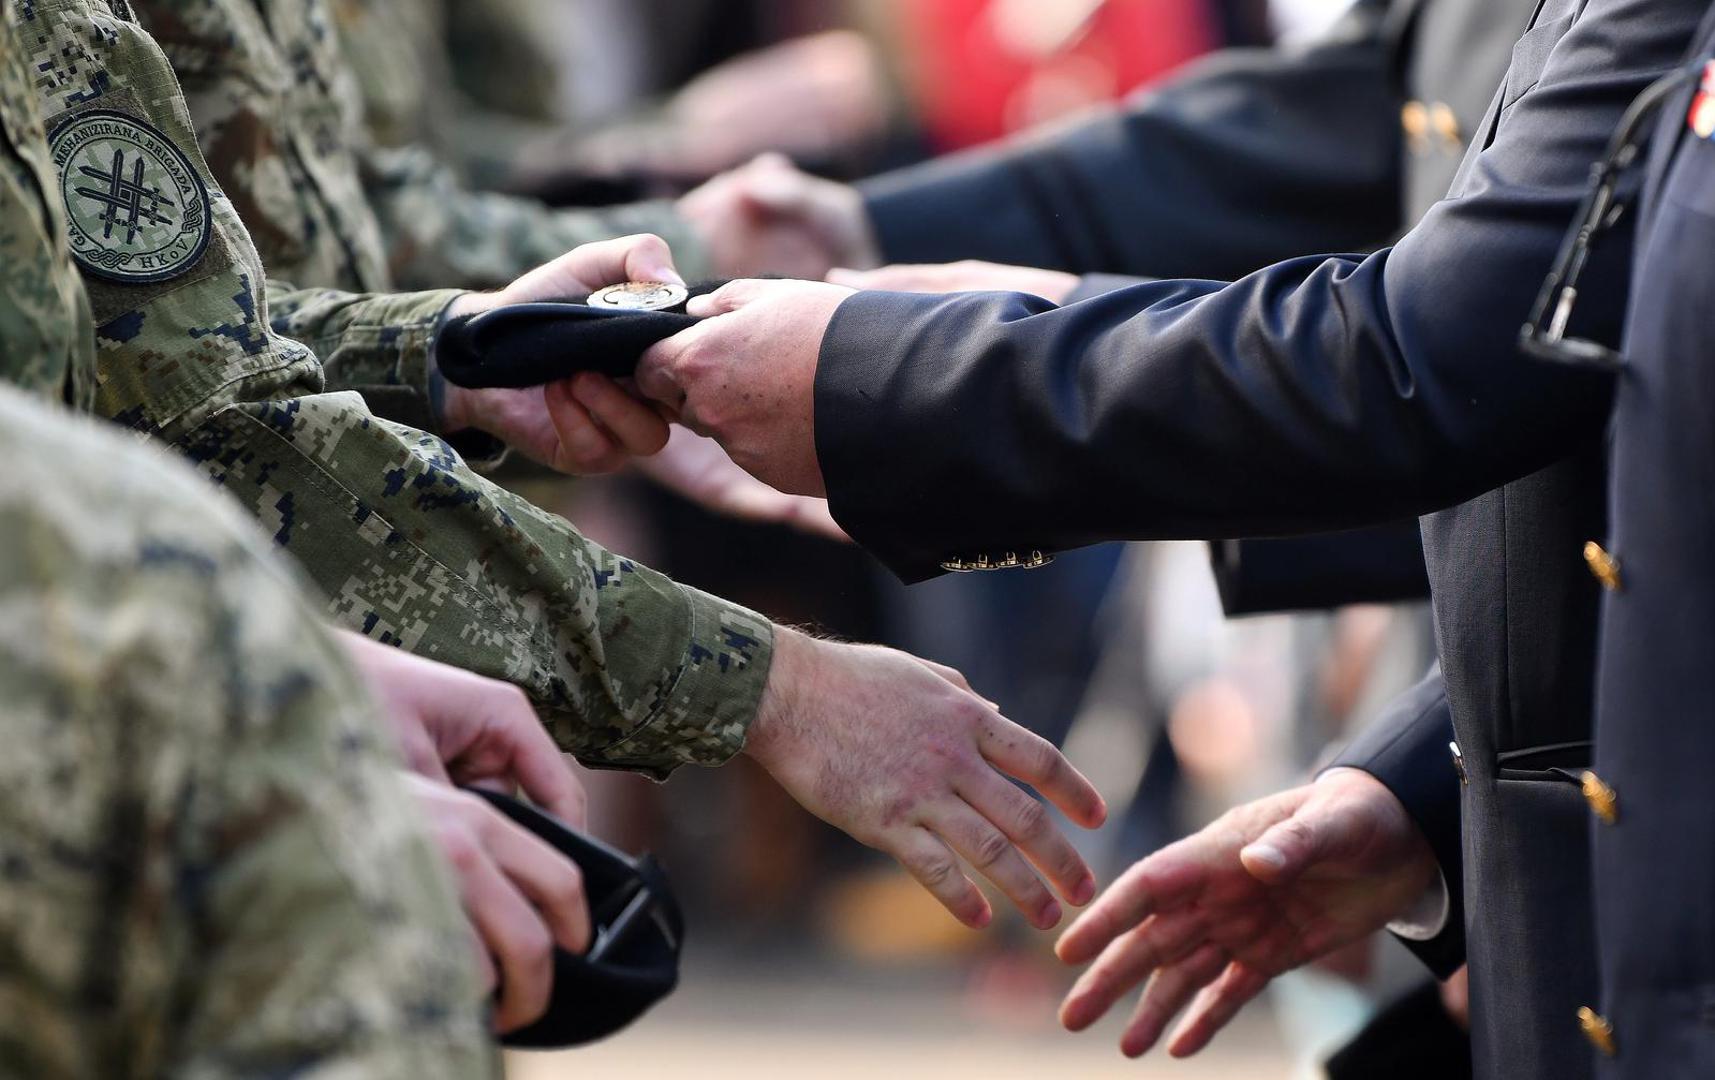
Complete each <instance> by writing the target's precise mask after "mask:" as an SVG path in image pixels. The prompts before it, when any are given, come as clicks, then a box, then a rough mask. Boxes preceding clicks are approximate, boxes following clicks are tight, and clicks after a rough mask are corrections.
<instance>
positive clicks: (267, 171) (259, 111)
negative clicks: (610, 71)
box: [135, 0, 707, 292]
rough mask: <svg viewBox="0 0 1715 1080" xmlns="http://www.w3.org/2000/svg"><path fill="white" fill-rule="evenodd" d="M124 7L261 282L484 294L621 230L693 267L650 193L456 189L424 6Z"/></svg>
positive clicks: (368, 1)
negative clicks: (179, 90) (200, 151)
mask: <svg viewBox="0 0 1715 1080" xmlns="http://www.w3.org/2000/svg"><path fill="white" fill-rule="evenodd" d="M135 7H136V9H137V12H138V15H139V16H140V17H141V19H142V21H143V23H144V25H145V26H146V27H147V28H148V29H149V31H150V32H151V33H152V34H153V35H154V36H155V37H156V39H157V40H158V41H159V42H160V43H161V46H162V48H163V49H165V50H166V52H167V55H168V58H169V59H170V60H171V61H172V64H173V67H174V69H175V70H176V71H177V72H178V75H179V78H180V79H181V81H182V82H183V84H184V89H185V95H186V98H187V100H188V101H189V103H190V109H191V118H192V121H193V122H194V124H195V126H196V130H197V135H198V137H199V138H200V139H201V141H202V145H203V147H204V150H205V151H206V153H207V155H208V160H209V164H210V166H211V168H212V169H213V170H214V174H215V176H216V178H217V179H218V180H219V181H220V183H221V185H222V186H223V187H224V188H226V189H227V193H228V195H230V196H231V198H232V200H233V202H234V203H235V204H237V206H238V210H239V215H240V216H241V217H242V218H243V219H244V221H245V222H246V223H247V224H248V225H249V226H250V228H251V230H252V233H253V235H254V236H255V239H256V244H257V247H258V249H259V250H260V251H261V253H262V258H263V261H264V263H265V264H266V266H267V268H268V272H269V273H270V274H271V275H273V276H274V277H277V278H281V279H284V280H287V281H292V282H296V283H298V284H301V285H312V286H321V287H326V288H338V289H344V290H348V291H356V292H386V291H391V290H393V289H396V288H405V289H432V288H437V287H442V286H459V287H462V288H496V287H499V286H502V285H505V284H507V283H509V282H511V281H512V280H513V279H514V278H516V277H517V276H519V275H520V274H522V273H523V272H524V271H526V270H530V269H533V268H535V267H536V266H539V265H541V264H542V263H545V262H548V261H549V260H551V259H553V258H556V257H558V256H559V255H562V254H564V253H565V252H567V251H570V250H571V249H572V248H574V247H577V246H578V245H580V244H584V243H588V242H590V241H592V240H605V239H609V238H612V237H615V236H624V235H628V234H630V233H638V232H654V233H658V234H660V235H661V236H662V237H663V238H664V239H666V240H667V241H668V243H669V244H671V245H672V247H673V250H674V253H675V256H676V257H677V259H678V260H679V264H680V269H681V272H683V273H684V274H686V275H687V276H688V277H691V278H693V279H695V278H698V277H702V276H706V273H707V269H706V267H705V266H704V265H703V263H702V260H701V258H700V257H699V254H698V251H699V249H698V246H697V244H696V242H695V241H694V239H693V237H692V235H691V232H690V229H689V228H688V226H686V225H685V223H684V222H683V221H682V219H680V218H679V217H678V216H677V215H676V214H675V213H673V211H672V209H671V207H670V206H669V205H668V204H666V203H657V202H647V203H638V204H635V205H632V206H622V207H610V208H604V209H600V210H558V209H553V208H549V207H546V206H544V205H543V204H541V203H540V202H537V201H535V200H532V199H522V198H515V197H512V196H507V195H498V194H493V193H489V192H481V191H475V190H472V189H471V188H470V187H469V186H468V185H467V184H466V183H465V181H464V179H463V178H462V176H461V175H460V174H459V172H458V170H457V169H456V168H454V167H453V166H452V165H451V164H449V163H448V162H447V161H446V160H444V159H443V158H441V157H440V156H438V155H437V154H436V153H435V152H434V151H433V150H432V149H431V147H432V146H433V124H434V118H435V111H436V109H437V108H439V109H441V110H443V111H445V110H449V109H450V108H451V106H450V105H449V104H448V103H447V99H448V94H449V93H450V88H449V87H448V86H447V85H446V84H445V83H444V82H442V81H440V80H437V79H436V78H434V77H433V75H432V74H431V72H434V71H437V70H438V71H440V72H442V73H443V75H444V74H445V72H446V64H445V57H444V55H439V54H438V52H437V50H438V49H439V48H441V47H442V44H441V40H440V37H439V31H438V29H437V28H438V27H439V26H440V25H441V23H440V20H441V18H442V17H443V15H444V13H443V12H442V10H441V8H440V6H439V5H438V4H437V3H435V2H432V0H338V2H337V3H333V4H331V5H330V4H329V3H328V2H327V0H138V2H137V3H136V4H135ZM359 67H361V69H362V71H363V72H365V73H366V74H365V75H363V77H360V76H359V73H358V71H357V70H356V69H357V68H359ZM371 131H374V132H379V133H381V136H382V137H381V138H379V139H378V138H375V137H374V136H372V134H371ZM395 140H396V141H395Z"/></svg>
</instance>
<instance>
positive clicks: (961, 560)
mask: <svg viewBox="0 0 1715 1080" xmlns="http://www.w3.org/2000/svg"><path fill="white" fill-rule="evenodd" d="M1053 561H1054V556H1052V555H1047V554H1044V553H1043V552H1040V551H1027V552H1024V553H1022V554H1020V553H1019V552H1016V551H1006V552H1002V553H1001V554H999V555H967V556H961V557H958V558H952V559H947V560H946V561H944V562H942V563H941V569H943V570H945V571H947V572H948V573H953V574H969V573H971V572H973V571H976V570H1035V569H1037V568H1039V567H1043V566H1047V565H1048V564H1049V563H1051V562H1053Z"/></svg>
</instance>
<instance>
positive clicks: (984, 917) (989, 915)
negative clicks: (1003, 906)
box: [976, 907, 994, 930]
mask: <svg viewBox="0 0 1715 1080" xmlns="http://www.w3.org/2000/svg"><path fill="white" fill-rule="evenodd" d="M991 922H994V909H993V908H986V907H985V908H983V909H982V910H981V911H979V912H977V918H976V928H977V929H978V930H982V929H985V928H986V927H987V926H988V924H989V923H991Z"/></svg>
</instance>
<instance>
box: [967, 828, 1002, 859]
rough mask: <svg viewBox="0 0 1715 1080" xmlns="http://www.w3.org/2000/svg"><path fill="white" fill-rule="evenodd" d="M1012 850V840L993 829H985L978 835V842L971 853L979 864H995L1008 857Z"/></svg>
mask: <svg viewBox="0 0 1715 1080" xmlns="http://www.w3.org/2000/svg"><path fill="white" fill-rule="evenodd" d="M1011 851H1012V841H1011V840H1008V839H1007V838H1006V837H1005V836H1003V835H1002V834H1000V833H999V832H996V831H995V830H993V829H989V830H985V831H984V832H983V834H982V835H981V836H979V837H977V842H976V843H975V844H974V845H973V846H972V848H971V855H972V857H973V858H974V859H975V860H976V863H977V865H978V866H984V867H988V866H993V865H994V864H996V863H998V862H1000V861H1001V860H1002V859H1004V858H1006V856H1007V855H1008V853H1010V852H1011Z"/></svg>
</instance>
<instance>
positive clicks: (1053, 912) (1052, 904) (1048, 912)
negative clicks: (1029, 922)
mask: <svg viewBox="0 0 1715 1080" xmlns="http://www.w3.org/2000/svg"><path fill="white" fill-rule="evenodd" d="M1061 914H1062V912H1061V910H1060V902H1059V901H1058V900H1050V901H1048V904H1047V906H1046V907H1044V908H1043V909H1042V913H1041V915H1040V916H1039V918H1040V919H1041V924H1040V925H1041V928H1042V929H1044V930H1046V929H1048V928H1049V927H1051V926H1054V925H1057V924H1058V923H1059V922H1060V916H1061Z"/></svg>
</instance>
